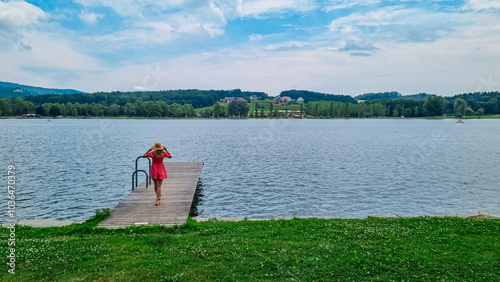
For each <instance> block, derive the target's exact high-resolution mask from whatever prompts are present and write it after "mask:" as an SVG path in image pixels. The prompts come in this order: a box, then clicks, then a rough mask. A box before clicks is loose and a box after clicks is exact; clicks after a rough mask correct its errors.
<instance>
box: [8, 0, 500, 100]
mask: <svg viewBox="0 0 500 282" xmlns="http://www.w3.org/2000/svg"><path fill="white" fill-rule="evenodd" d="M499 66H500V1H498V0H461V1H455V0H433V1H432V0H417V1H409V0H401V1H396V0H171V1H162V0H53V1H50V0H49V1H44V0H30V1H19V0H15V1H0V81H6V82H14V83H20V84H27V85H33V86H41V87H48V88H72V89H77V90H81V91H85V92H97V91H137V90H139V91H146V90H169V89H205V90H208V89H223V90H229V89H241V90H243V91H262V92H266V93H268V94H269V95H271V96H275V95H279V94H280V92H281V91H283V90H290V89H298V90H310V91H316V92H322V93H329V94H344V95H353V96H355V95H359V94H363V93H370V92H373V93H375V92H385V91H398V92H400V93H402V94H404V95H409V94H416V93H424V92H425V93H429V94H438V95H443V96H450V95H455V94H459V93H469V92H476V91H498V90H500V67H499Z"/></svg>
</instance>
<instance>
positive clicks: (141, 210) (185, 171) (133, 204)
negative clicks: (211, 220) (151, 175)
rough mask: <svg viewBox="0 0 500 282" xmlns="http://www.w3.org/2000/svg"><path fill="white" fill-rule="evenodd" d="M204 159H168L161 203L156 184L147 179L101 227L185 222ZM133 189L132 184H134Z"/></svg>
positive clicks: (112, 211)
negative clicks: (149, 182)
mask: <svg viewBox="0 0 500 282" xmlns="http://www.w3.org/2000/svg"><path fill="white" fill-rule="evenodd" d="M202 167H203V162H167V163H165V169H166V170H167V175H168V178H167V180H164V181H163V184H162V193H161V194H162V196H161V200H160V205H159V206H155V201H156V196H155V192H154V184H153V183H151V185H150V186H149V188H146V181H143V182H142V183H141V184H140V185H139V186H137V187H136V188H135V189H134V190H133V191H131V193H130V194H129V195H128V196H126V197H125V198H124V199H123V200H122V201H121V202H120V203H119V204H118V205H116V206H115V207H114V208H113V209H112V210H111V214H110V216H109V217H108V218H107V219H105V220H103V221H101V222H100V223H99V226H100V227H106V228H120V227H126V226H131V225H142V224H146V225H153V224H161V225H165V226H173V225H178V224H184V223H185V222H186V219H187V217H188V215H189V210H190V208H191V203H192V201H193V196H194V193H195V191H196V186H197V184H198V179H199V178H200V174H201V169H202ZM130 189H132V187H130Z"/></svg>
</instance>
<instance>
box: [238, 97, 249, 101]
mask: <svg viewBox="0 0 500 282" xmlns="http://www.w3.org/2000/svg"><path fill="white" fill-rule="evenodd" d="M237 100H238V101H246V100H247V99H245V98H240V97H238V99H237Z"/></svg>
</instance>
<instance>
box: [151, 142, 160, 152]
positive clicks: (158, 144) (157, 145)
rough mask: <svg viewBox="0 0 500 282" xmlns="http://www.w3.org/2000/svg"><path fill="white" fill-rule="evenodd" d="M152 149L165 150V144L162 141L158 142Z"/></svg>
mask: <svg viewBox="0 0 500 282" xmlns="http://www.w3.org/2000/svg"><path fill="white" fill-rule="evenodd" d="M151 149H153V150H155V151H162V150H163V145H162V144H161V143H160V142H156V143H155V144H154V146H152V147H151Z"/></svg>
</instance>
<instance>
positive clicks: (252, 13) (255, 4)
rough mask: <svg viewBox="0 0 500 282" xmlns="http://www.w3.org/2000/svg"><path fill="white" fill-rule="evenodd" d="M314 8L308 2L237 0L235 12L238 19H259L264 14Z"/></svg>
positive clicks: (298, 0)
mask: <svg viewBox="0 0 500 282" xmlns="http://www.w3.org/2000/svg"><path fill="white" fill-rule="evenodd" d="M314 7H315V5H314V4H313V2H312V1H309V0H274V1H268V0H253V1H252V0H250V1H242V0H239V1H238V5H237V6H236V10H235V11H236V12H237V15H238V16H240V17H260V16H264V15H266V14H275V13H277V14H280V13H283V12H286V11H289V10H292V11H299V12H300V11H308V10H311V9H312V8H314Z"/></svg>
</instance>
